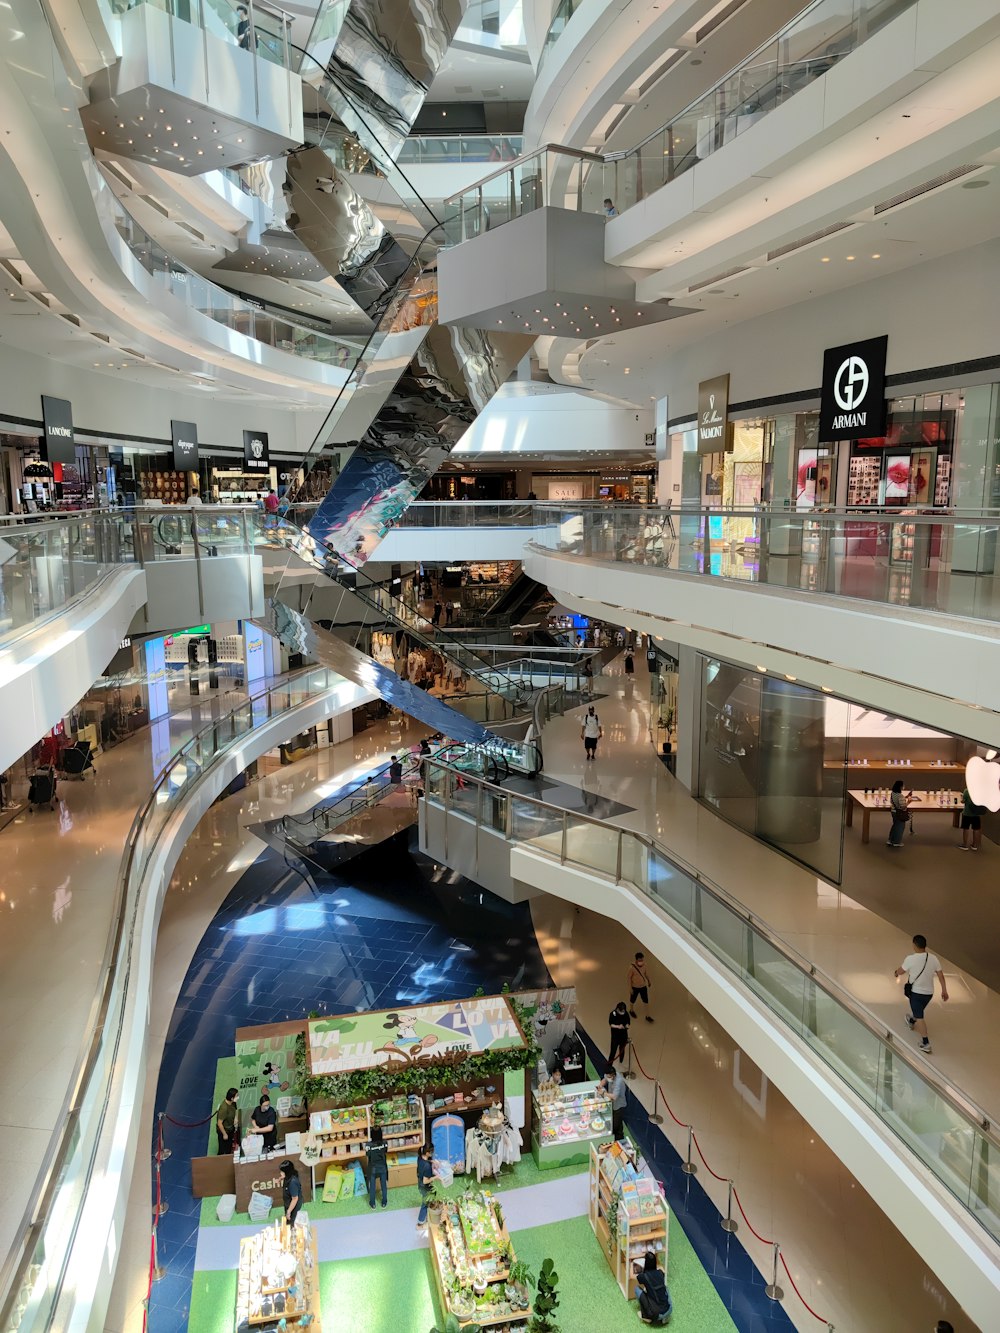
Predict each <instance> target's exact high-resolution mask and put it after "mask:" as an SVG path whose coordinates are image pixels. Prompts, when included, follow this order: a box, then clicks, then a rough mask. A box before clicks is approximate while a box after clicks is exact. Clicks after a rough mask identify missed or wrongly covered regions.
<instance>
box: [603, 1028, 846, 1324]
mask: <svg viewBox="0 0 1000 1333" xmlns="http://www.w3.org/2000/svg"><path fill="white" fill-rule="evenodd" d="M629 1053H630V1055H632V1054H634V1056H635V1063H636V1065H637V1066H638V1069H639V1072H640V1073H641V1074H642V1076H643V1078H644V1079H646V1080H647V1082H649V1083H652V1084H653V1085H654V1088H655V1089H656V1091H657V1092H658V1094H659V1097H660V1099H661V1100H662V1102H663V1105H664V1106H665V1107H666V1108H667V1111H668V1113H669V1115H670V1118H671V1120H672V1121H673V1122H674V1124H675V1125H677V1126H678V1127H679V1128H680V1129H686V1130H687V1131H688V1138H689V1146H688V1157H689V1159H690V1155H691V1150H690V1143H692V1142H693V1143H694V1146H695V1148H696V1149H697V1150H698V1156H699V1157H700V1158H701V1160H702V1163H703V1165H704V1167H705V1170H706V1171H707V1172H708V1174H709V1175H710V1176H712V1178H713V1179H715V1180H717V1181H719V1183H720V1184H722V1185H727V1186H728V1187H729V1195H730V1198H731V1199H735V1200H736V1206H737V1208H739V1210H740V1216H741V1217H742V1218H743V1221H744V1222H745V1223H746V1225H747V1228H748V1230H749V1231H750V1232H751V1234H752V1235H753V1236H755V1237H756V1238H757V1240H759V1241H760V1243H761V1245H767V1246H768V1247H769V1248H771V1249H773V1250H774V1252H775V1255H774V1257H775V1262H777V1260H778V1259H780V1260H781V1265H782V1267H783V1268H784V1270H785V1272H786V1273H787V1274H788V1281H789V1282H790V1283H791V1285H792V1290H793V1291H794V1292H795V1294H796V1296H798V1298H799V1300H800V1301H801V1302H802V1304H803V1306H804V1307H805V1309H806V1310H807V1311H808V1312H809V1314H811V1315H812V1317H813V1318H814V1319H818V1320H819V1322H820V1323H821V1324H825V1325H826V1327H827V1329H828V1330H831V1333H832V1330H833V1325H832V1324H831V1323H830V1322H829V1320H827V1319H825V1318H824V1317H823V1316H822V1315H821V1314H817V1313H816V1311H815V1310H814V1309H813V1308H812V1306H811V1305H810V1304H809V1302H808V1301H807V1300H806V1299H805V1297H804V1296H803V1295H802V1293H801V1291H799V1289H798V1286H797V1285H796V1283H795V1279H794V1278H793V1277H792V1275H791V1272H790V1271H789V1268H788V1264H787V1263H786V1261H785V1256H784V1255H783V1254H782V1253H781V1250H780V1247H779V1246H778V1243H777V1241H773V1240H767V1239H766V1238H765V1237H764V1236H762V1235H761V1234H760V1232H759V1231H757V1230H756V1228H755V1227H754V1226H753V1223H752V1222H751V1221H750V1219H749V1217H747V1215H746V1209H745V1208H744V1207H743V1203H742V1201H741V1199H740V1196H739V1194H738V1193H737V1190H736V1186H735V1185H734V1184H733V1182H732V1180H730V1179H729V1178H728V1177H726V1176H720V1175H719V1174H718V1172H717V1171H713V1170H712V1168H711V1166H709V1164H708V1160H707V1159H706V1157H705V1154H704V1153H703V1152H702V1150H701V1144H700V1143H699V1142H698V1136H697V1135H696V1134H695V1132H694V1126H693V1125H689V1124H687V1123H686V1122H685V1121H683V1120H679V1119H678V1118H677V1116H676V1115H674V1112H673V1110H672V1108H671V1106H670V1103H669V1102H668V1101H667V1097H666V1093H665V1092H664V1091H663V1086H662V1084H661V1083H660V1081H659V1080H658V1079H655V1078H653V1077H652V1075H650V1074H647V1073H646V1071H645V1069H643V1067H642V1061H641V1060H640V1059H639V1052H638V1051H637V1050H636V1049H635V1043H634V1042H631V1041H630V1042H629ZM688 1165H689V1166H690V1163H689V1164H688ZM682 1169H683V1166H682ZM690 1170H691V1171H693V1167H690ZM729 1212H730V1214H731V1212H732V1204H731V1203H730V1204H729ZM727 1221H729V1222H731V1218H727V1219H726V1220H724V1221H723V1228H724V1229H725V1230H727V1231H729V1230H735V1223H731V1227H730V1226H727V1225H726V1222H727ZM776 1276H777V1268H775V1278H776ZM771 1288H772V1290H774V1291H777V1290H778V1287H777V1282H776V1281H774V1282H773V1283H772V1284H771ZM772 1299H773V1298H772Z"/></svg>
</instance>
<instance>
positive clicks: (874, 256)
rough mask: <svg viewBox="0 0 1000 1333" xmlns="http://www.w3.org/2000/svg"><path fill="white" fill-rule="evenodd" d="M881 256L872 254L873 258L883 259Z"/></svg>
mask: <svg viewBox="0 0 1000 1333" xmlns="http://www.w3.org/2000/svg"><path fill="white" fill-rule="evenodd" d="M881 258H882V256H881V255H872V259H881Z"/></svg>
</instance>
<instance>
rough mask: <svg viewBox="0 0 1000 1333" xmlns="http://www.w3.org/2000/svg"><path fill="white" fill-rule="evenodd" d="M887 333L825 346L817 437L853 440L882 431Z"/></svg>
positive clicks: (882, 432)
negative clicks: (840, 345)
mask: <svg viewBox="0 0 1000 1333" xmlns="http://www.w3.org/2000/svg"><path fill="white" fill-rule="evenodd" d="M888 344H889V338H888V336H885V337H883V338H868V339H867V340H866V341H864V342H859V343H845V344H844V345H843V347H829V348H827V350H826V351H825V352H824V353H823V391H822V398H821V399H820V409H819V438H820V439H821V440H823V441H828V440H857V439H862V438H868V437H871V436H880V435H884V434H885V419H886V401H885V356H886V348H887V347H888Z"/></svg>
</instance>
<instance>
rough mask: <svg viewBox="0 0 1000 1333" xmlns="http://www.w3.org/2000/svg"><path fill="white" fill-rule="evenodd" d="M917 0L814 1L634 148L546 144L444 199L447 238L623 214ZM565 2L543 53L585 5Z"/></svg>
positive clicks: (452, 240)
mask: <svg viewBox="0 0 1000 1333" xmlns="http://www.w3.org/2000/svg"><path fill="white" fill-rule="evenodd" d="M915 3H916V0H815V2H814V3H813V4H811V5H808V6H807V7H806V8H805V9H803V10H802V12H801V13H800V14H798V15H796V17H795V18H793V19H792V20H791V21H790V22H789V23H787V24H785V26H784V27H783V28H782V29H781V30H780V31H779V32H777V33H776V34H775V35H774V36H773V37H772V38H770V39H769V40H768V41H767V42H765V43H763V44H762V45H761V46H759V47H758V48H757V49H756V50H755V51H754V52H753V53H752V54H751V55H749V56H748V57H747V58H746V59H745V60H743V61H741V63H740V64H739V65H738V66H737V67H736V68H735V69H734V70H732V71H731V72H730V73H729V74H727V75H726V76H725V77H724V78H723V79H720V80H719V82H718V83H716V84H715V86H714V87H713V88H711V89H710V90H709V91H708V92H706V93H704V94H703V95H702V96H701V97H699V98H698V99H697V100H696V101H694V102H692V103H691V105H690V106H688V107H685V109H684V110H683V111H681V112H680V113H679V114H678V115H676V116H674V117H673V119H672V120H670V121H669V122H668V123H667V124H666V125H664V126H663V127H662V128H660V129H659V130H657V131H656V132H655V133H654V134H652V135H650V136H649V137H648V138H646V139H644V140H643V142H642V143H641V144H639V145H637V146H636V147H635V148H631V149H628V150H627V151H624V152H611V153H608V154H606V155H604V156H598V155H597V154H593V153H579V152H577V151H576V150H573V149H569V148H565V147H560V146H558V145H553V144H550V145H547V146H545V147H543V148H540V149H539V150H538V151H537V152H535V153H532V154H530V155H529V156H527V157H522V158H518V159H517V161H515V162H512V163H511V164H510V166H509V167H506V168H504V167H501V168H499V169H498V170H497V171H494V172H491V173H490V174H489V175H486V176H484V177H483V179H482V180H480V181H478V182H477V183H476V184H475V185H472V186H469V187H467V188H466V189H464V190H462V191H461V192H460V193H458V194H455V195H452V196H450V197H449V198H448V199H446V200H445V208H446V218H445V235H446V239H447V243H448V244H449V245H457V244H459V243H460V242H462V241H466V240H470V239H471V238H472V237H474V236H479V235H481V234H482V233H483V232H485V231H490V230H492V229H494V228H496V227H498V226H502V225H503V223H505V222H509V221H511V220H512V219H513V218H517V217H522V216H523V215H524V214H525V213H529V212H532V211H533V210H535V209H538V208H543V207H552V208H567V209H571V210H575V211H578V212H589V213H602V212H604V201H605V200H606V199H610V200H611V201H612V204H613V206H614V209H615V213H616V214H617V213H621V212H622V211H623V210H624V209H626V208H629V207H630V206H631V205H632V204H635V203H637V202H638V201H639V200H641V199H645V198H647V197H648V196H649V195H650V194H652V193H653V192H654V191H655V190H658V189H660V187H661V186H663V185H667V184H669V182H670V181H672V180H675V179H676V178H677V177H678V176H681V175H683V174H684V173H685V172H686V171H689V170H690V169H691V168H692V167H693V166H695V165H696V164H697V163H698V162H701V161H703V160H704V159H705V158H708V157H711V156H712V154H713V153H716V152H718V150H719V149H720V148H724V147H726V146H727V145H728V144H730V143H732V142H733V141H734V140H736V139H737V138H738V137H739V136H740V135H741V134H743V133H745V132H746V130H748V129H749V128H750V127H751V126H752V125H755V124H757V122H758V121H760V120H763V119H764V117H765V116H768V115H770V113H771V112H772V111H774V110H776V109H777V108H778V107H780V106H783V105H784V104H785V103H786V102H787V101H789V99H790V98H792V97H794V96H795V94H796V93H798V92H801V91H802V89H804V88H807V87H809V86H810V84H812V83H814V82H815V81H816V79H818V78H821V77H822V76H823V75H824V74H826V73H827V72H828V71H829V70H831V69H832V68H833V67H834V65H836V64H838V63H839V62H840V61H841V60H843V59H845V57H847V56H849V55H850V54H851V52H852V51H855V50H857V48H858V47H859V46H861V45H862V44H863V43H864V42H866V41H867V40H868V39H869V38H870V37H872V36H873V35H874V34H875V33H877V32H878V31H880V30H881V29H882V28H884V27H885V26H886V24H888V23H890V22H891V21H892V20H893V19H894V18H896V17H897V16H898V15H899V14H901V13H903V12H904V11H905V10H907V9H910V8H911V7H912V6H913V5H914V4H915ZM579 4H580V0H561V3H560V4H559V5H558V7H557V9H556V11H555V14H554V16H553V19H552V23H551V25H550V28H549V31H548V35H547V36H546V39H545V45H544V47H543V51H542V57H541V59H542V62H544V60H545V58H546V56H547V55H548V54H549V53H550V52H551V50H552V47H553V46H554V44H555V43H556V42H557V41H558V39H559V37H560V36H561V35H562V33H563V31H564V30H565V28H566V25H567V24H568V23H569V20H570V19H571V18H572V16H573V14H574V13H575V12H576V10H577V9H578V8H579Z"/></svg>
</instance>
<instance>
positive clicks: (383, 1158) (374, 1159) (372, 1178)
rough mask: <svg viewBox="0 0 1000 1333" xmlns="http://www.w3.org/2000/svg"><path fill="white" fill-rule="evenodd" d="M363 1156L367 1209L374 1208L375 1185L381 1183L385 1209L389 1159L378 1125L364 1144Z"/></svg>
mask: <svg viewBox="0 0 1000 1333" xmlns="http://www.w3.org/2000/svg"><path fill="white" fill-rule="evenodd" d="M365 1155H366V1157H367V1159H368V1207H369V1208H374V1207H375V1185H376V1182H377V1181H381V1182H382V1207H383V1208H385V1207H386V1206H387V1204H388V1202H389V1157H388V1150H387V1148H386V1145H385V1143H384V1141H383V1139H382V1130H381V1128H380V1126H378V1125H375V1126H374V1127H373V1129H372V1136H371V1138H370V1139H369V1140H368V1142H367V1143H366V1144H365Z"/></svg>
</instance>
